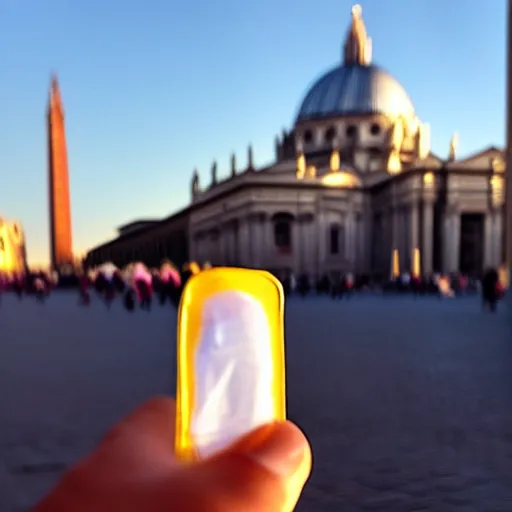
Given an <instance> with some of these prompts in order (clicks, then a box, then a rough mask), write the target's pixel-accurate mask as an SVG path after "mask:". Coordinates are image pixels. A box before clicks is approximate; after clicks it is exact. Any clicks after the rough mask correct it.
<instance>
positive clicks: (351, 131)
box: [346, 124, 357, 139]
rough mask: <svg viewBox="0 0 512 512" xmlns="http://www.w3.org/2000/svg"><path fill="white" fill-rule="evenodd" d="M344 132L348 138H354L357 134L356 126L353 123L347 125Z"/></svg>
mask: <svg viewBox="0 0 512 512" xmlns="http://www.w3.org/2000/svg"><path fill="white" fill-rule="evenodd" d="M346 134H347V137H348V138H349V139H352V138H354V137H355V136H356V135H357V126H355V125H353V124H351V125H349V126H347V131H346Z"/></svg>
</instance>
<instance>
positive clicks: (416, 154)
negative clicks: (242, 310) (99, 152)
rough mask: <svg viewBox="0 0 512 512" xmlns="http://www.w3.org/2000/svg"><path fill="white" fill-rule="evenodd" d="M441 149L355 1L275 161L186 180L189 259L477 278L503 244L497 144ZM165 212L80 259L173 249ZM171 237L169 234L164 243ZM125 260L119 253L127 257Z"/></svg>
mask: <svg viewBox="0 0 512 512" xmlns="http://www.w3.org/2000/svg"><path fill="white" fill-rule="evenodd" d="M457 145H458V144H457V136H456V135H454V137H453V139H452V140H451V141H449V144H448V143H447V153H448V157H447V158H440V157H439V156H436V155H434V154H433V153H432V152H431V151H430V127H429V125H428V124H426V123H424V122H422V121H421V120H420V119H419V118H418V117H417V115H416V113H415V110H414V105H413V103H412V101H411V99H410V97H409V95H408V94H407V92H406V91H405V90H404V88H403V87H402V86H401V85H400V83H399V82H398V81H397V80H396V79H395V78H394V77H392V76H391V75H390V74H389V73H387V72H386V71H385V70H384V69H382V68H381V67H379V66H378V65H376V64H374V63H373V61H372V44H371V39H370V38H369V37H368V35H367V33H366V28H365V25H364V22H363V18H362V12H361V8H360V7H359V6H355V7H354V8H353V10H352V19H351V22H350V25H349V29H348V32H347V36H346V39H345V42H344V45H343V51H342V59H341V62H340V64H338V65H337V66H335V67H334V68H333V69H332V70H331V71H329V72H328V73H326V74H324V75H323V76H321V77H320V78H319V79H318V80H317V81H316V82H315V83H314V85H313V86H312V87H311V88H310V89H309V91H308V92H307V93H306V95H305V96H304V99H303V101H302V102H301V104H300V108H299V113H298V115H297V117H296V120H295V123H294V126H293V128H292V129H291V130H290V131H289V132H283V133H282V134H281V135H280V136H279V137H277V138H276V142H275V162H274V163H273V164H272V165H270V166H268V167H265V168H262V169H255V168H254V165H253V155H252V150H251V148H249V150H248V157H247V160H248V162H247V166H246V168H245V169H243V170H240V169H238V168H237V165H236V160H235V157H234V156H233V157H232V161H231V170H230V174H229V177H228V178H227V179H223V180H219V179H218V169H217V164H215V163H214V164H213V165H212V168H211V176H210V180H209V183H208V184H207V185H206V186H204V187H202V186H201V183H200V178H199V174H198V173H197V171H196V172H194V175H193V177H192V182H191V204H190V206H189V207H188V208H187V209H186V210H184V211H183V212H180V214H178V215H179V218H180V219H182V220H183V219H185V218H186V224H187V229H186V245H187V251H186V252H187V256H188V257H189V258H190V259H193V260H197V261H198V262H203V261H211V263H212V264H214V265H235V266H244V267H254V268H265V269H268V270H271V271H273V272H275V273H276V274H278V275H283V276H284V275H286V274H288V273H290V272H293V273H294V274H296V275H298V274H308V275H309V276H311V277H319V276H320V275H324V274H334V273H340V272H353V273H356V274H360V275H361V274H362V275H368V276H374V277H377V278H386V277H389V274H390V272H391V267H392V259H393V256H392V255H393V254H394V253H395V254H396V253H398V255H399V266H400V271H401V272H411V270H412V267H413V254H415V253H416V254H417V253H418V251H419V254H420V267H421V272H422V273H423V274H424V275H429V274H431V273H433V272H444V273H452V272H453V273H456V272H464V273H468V274H473V275H478V274H480V273H481V272H482V270H483V269H484V268H485V267H487V266H499V265H501V263H502V262H503V252H504V244H503V240H504V235H503V233H504V229H503V222H504V175H505V164H504V152H503V151H502V150H500V149H498V148H494V147H489V148H487V149H484V150H482V151H479V152H477V153H475V154H473V155H471V156H469V157H467V158H463V159H460V158H458V155H457ZM172 223H173V217H170V218H169V219H166V220H164V221H161V222H160V223H156V224H152V225H150V226H148V227H147V228H145V229H143V230H142V231H139V233H138V235H137V233H132V236H131V238H130V242H127V241H126V239H125V240H124V241H123V236H121V237H120V238H119V239H117V240H114V241H112V242H109V243H108V244H105V245H103V246H101V247H98V248H96V249H93V250H92V251H91V252H90V253H89V255H88V258H87V261H88V263H89V264H91V265H93V264H98V263H101V262H102V261H104V260H105V259H111V260H115V259H116V258H117V261H119V262H121V263H123V262H125V261H126V259H127V257H128V253H127V251H128V252H130V254H134V252H135V251H138V253H137V254H138V255H139V256H140V258H141V259H144V258H146V260H147V262H148V263H149V262H150V260H151V261H153V260H156V259H157V258H158V257H166V256H167V257H169V256H170V255H169V254H168V253H166V251H165V250H164V249H165V247H167V246H166V244H165V243H162V242H161V241H160V240H159V239H158V235H157V230H158V229H159V230H160V232H163V231H165V229H166V227H165V226H167V227H168V228H167V229H170V226H171V225H172ZM169 243H170V242H169ZM126 262H127V261H126Z"/></svg>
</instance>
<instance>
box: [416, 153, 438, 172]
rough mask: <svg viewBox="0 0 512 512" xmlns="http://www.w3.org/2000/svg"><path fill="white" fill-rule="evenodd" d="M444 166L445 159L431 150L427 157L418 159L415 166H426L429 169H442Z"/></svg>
mask: <svg viewBox="0 0 512 512" xmlns="http://www.w3.org/2000/svg"><path fill="white" fill-rule="evenodd" d="M442 166H443V160H442V159H441V158H439V157H438V156H437V155H435V154H434V153H432V152H430V153H429V154H428V155H427V156H426V157H425V158H423V159H421V160H416V162H414V165H413V166H412V167H413V168H417V167H424V168H427V169H440V168H441V167H442Z"/></svg>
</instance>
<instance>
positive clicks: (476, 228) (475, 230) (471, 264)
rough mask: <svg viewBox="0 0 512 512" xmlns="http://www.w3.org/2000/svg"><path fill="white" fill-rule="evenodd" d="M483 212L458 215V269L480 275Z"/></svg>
mask: <svg viewBox="0 0 512 512" xmlns="http://www.w3.org/2000/svg"><path fill="white" fill-rule="evenodd" d="M484 218H485V216H484V214H482V213H463V214H462V215H461V217H460V253H459V254H460V260H459V270H460V272H462V273H463V274H466V275H469V276H472V277H480V275H481V274H482V272H483V270H484V268H483V266H484V226H485V223H484Z"/></svg>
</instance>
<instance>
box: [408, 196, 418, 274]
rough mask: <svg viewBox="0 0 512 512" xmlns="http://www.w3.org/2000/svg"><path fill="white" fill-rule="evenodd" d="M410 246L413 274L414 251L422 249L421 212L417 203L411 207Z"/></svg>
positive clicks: (410, 267)
mask: <svg viewBox="0 0 512 512" xmlns="http://www.w3.org/2000/svg"><path fill="white" fill-rule="evenodd" d="M409 228H410V230H411V231H410V235H409V238H410V246H409V269H410V270H409V272H412V266H413V265H414V250H415V249H419V248H420V211H419V205H418V203H417V202H413V203H412V205H411V211H410V219H409Z"/></svg>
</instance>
